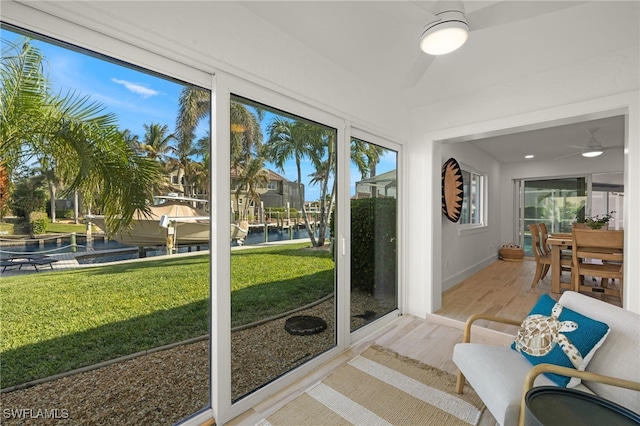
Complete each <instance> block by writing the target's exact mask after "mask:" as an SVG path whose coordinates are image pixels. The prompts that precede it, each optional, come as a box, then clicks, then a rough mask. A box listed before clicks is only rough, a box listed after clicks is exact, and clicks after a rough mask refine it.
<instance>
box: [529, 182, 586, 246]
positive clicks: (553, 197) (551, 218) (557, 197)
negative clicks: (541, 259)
mask: <svg viewBox="0 0 640 426" xmlns="http://www.w3.org/2000/svg"><path fill="white" fill-rule="evenodd" d="M586 187H587V181H586V178H584V177H574V178H558V179H541V180H525V181H524V185H523V197H522V205H521V208H520V217H521V220H520V221H519V222H520V224H521V228H520V244H521V246H522V247H524V252H525V254H526V255H528V256H533V251H532V248H531V234H530V233H529V225H530V224H532V223H541V222H544V223H546V225H547V229H548V230H549V233H556V232H571V226H572V223H573V222H575V221H576V216H578V215H580V214H581V213H582V214H584V208H585V206H586V203H587V196H586Z"/></svg>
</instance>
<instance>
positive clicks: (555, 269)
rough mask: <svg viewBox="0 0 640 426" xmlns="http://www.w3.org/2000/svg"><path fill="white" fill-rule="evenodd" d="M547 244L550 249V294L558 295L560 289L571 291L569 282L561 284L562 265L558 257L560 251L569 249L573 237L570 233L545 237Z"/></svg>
mask: <svg viewBox="0 0 640 426" xmlns="http://www.w3.org/2000/svg"><path fill="white" fill-rule="evenodd" d="M547 244H549V246H550V247H551V292H552V293H560V287H561V286H562V287H563V288H568V289H571V286H572V284H571V282H568V283H563V282H561V280H560V279H561V276H562V265H561V264H560V256H561V254H562V250H567V249H570V248H571V244H573V237H572V236H571V234H570V233H558V234H551V235H549V237H547Z"/></svg>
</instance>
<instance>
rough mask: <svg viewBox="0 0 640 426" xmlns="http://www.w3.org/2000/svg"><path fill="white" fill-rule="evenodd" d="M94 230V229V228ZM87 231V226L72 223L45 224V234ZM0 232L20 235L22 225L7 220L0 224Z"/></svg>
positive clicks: (22, 232)
mask: <svg viewBox="0 0 640 426" xmlns="http://www.w3.org/2000/svg"><path fill="white" fill-rule="evenodd" d="M94 229H95V228H94ZM86 230H87V225H85V224H79V225H75V224H73V223H49V224H47V233H51V234H54V233H60V234H69V233H71V232H77V233H84V232H85V231H86ZM0 232H7V234H8V235H20V234H24V233H25V231H24V229H23V227H22V225H21V224H20V223H19V222H18V221H17V220H15V219H11V220H7V221H6V222H0Z"/></svg>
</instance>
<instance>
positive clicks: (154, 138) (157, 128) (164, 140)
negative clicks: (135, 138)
mask: <svg viewBox="0 0 640 426" xmlns="http://www.w3.org/2000/svg"><path fill="white" fill-rule="evenodd" d="M142 127H144V139H143V141H142V143H141V144H140V149H141V150H142V151H143V152H145V153H146V155H147V157H148V158H152V159H154V160H160V162H161V163H163V164H164V163H165V161H166V157H167V153H168V152H170V151H171V150H172V147H171V142H172V141H173V140H175V139H176V137H175V135H174V134H173V133H169V134H167V133H168V132H169V126H167V125H166V124H165V125H160V124H159V123H151V124H143V125H142ZM128 142H129V141H128Z"/></svg>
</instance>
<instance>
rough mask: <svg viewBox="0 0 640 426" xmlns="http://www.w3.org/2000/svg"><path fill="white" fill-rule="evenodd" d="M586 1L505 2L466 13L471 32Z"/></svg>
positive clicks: (508, 0)
mask: <svg viewBox="0 0 640 426" xmlns="http://www.w3.org/2000/svg"><path fill="white" fill-rule="evenodd" d="M582 3H587V2H586V1H510V0H505V1H501V2H499V3H495V4H492V5H491V6H487V7H484V8H482V9H478V10H476V11H473V12H470V13H467V14H466V16H467V20H468V21H469V27H470V28H471V31H477V30H481V29H484V28H490V27H495V26H498V25H503V24H508V23H511V22H516V21H521V20H523V19H528V18H533V17H535V16H540V15H544V14H547V13H552V12H557V11H558V10H562V9H566V8H568V7H573V6H578V5H580V4H582Z"/></svg>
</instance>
